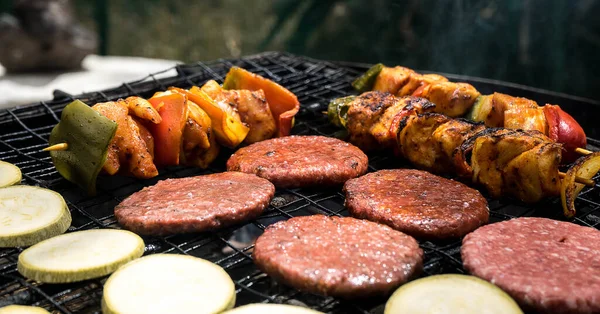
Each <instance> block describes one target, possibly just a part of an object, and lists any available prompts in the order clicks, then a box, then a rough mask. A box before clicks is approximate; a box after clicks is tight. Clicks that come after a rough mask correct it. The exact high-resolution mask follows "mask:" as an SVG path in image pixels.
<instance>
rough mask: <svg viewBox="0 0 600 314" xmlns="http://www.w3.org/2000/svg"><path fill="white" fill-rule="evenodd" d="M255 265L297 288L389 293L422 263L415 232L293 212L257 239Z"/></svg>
mask: <svg viewBox="0 0 600 314" xmlns="http://www.w3.org/2000/svg"><path fill="white" fill-rule="evenodd" d="M253 255H254V262H255V263H256V265H257V266H258V267H259V268H260V269H261V270H263V271H264V272H265V273H267V274H268V275H269V276H271V277H273V278H275V279H276V280H278V281H280V282H283V283H286V284H288V285H290V286H292V287H295V288H297V289H299V290H303V291H308V292H312V293H318V294H323V295H328V296H329V295H330V296H336V297H342V298H352V297H360V298H364V297H368V296H379V295H387V294H388V293H390V292H392V291H393V290H394V289H395V288H396V287H398V286H400V285H401V284H402V283H404V282H406V281H407V280H408V279H409V278H411V277H412V276H413V275H415V274H416V273H418V272H419V271H420V270H421V268H422V259H423V251H422V250H421V249H420V248H419V245H418V243H417V241H416V240H415V239H413V238H412V237H410V236H408V235H406V234H404V233H402V232H399V231H396V230H393V229H392V228H389V227H387V226H384V225H380V224H376V223H373V222H370V221H366V220H359V219H355V218H351V217H344V218H340V217H327V216H323V215H315V216H304V217H295V218H291V219H289V220H287V221H281V222H278V223H276V224H274V225H271V226H269V227H268V228H267V229H266V230H265V233H264V234H263V235H261V236H260V237H259V238H258V239H257V240H256V245H255V247H254V253H253Z"/></svg>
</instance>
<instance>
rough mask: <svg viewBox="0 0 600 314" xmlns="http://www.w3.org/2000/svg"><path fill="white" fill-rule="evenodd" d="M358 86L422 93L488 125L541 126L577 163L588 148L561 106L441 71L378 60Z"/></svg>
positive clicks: (452, 112) (443, 109) (443, 108)
mask: <svg viewBox="0 0 600 314" xmlns="http://www.w3.org/2000/svg"><path fill="white" fill-rule="evenodd" d="M352 85H353V86H354V87H355V88H356V89H357V90H359V91H361V92H364V91H367V90H374V91H383V92H389V93H392V94H394V95H396V96H400V97H401V96H417V97H423V98H426V99H428V100H429V101H431V102H433V103H435V104H436V105H437V107H436V109H435V112H437V113H441V114H445V115H448V116H450V117H461V116H464V117H465V118H467V119H469V120H472V121H476V122H483V123H484V124H485V125H486V126H488V127H505V128H509V129H523V130H538V131H540V132H542V133H544V134H545V135H547V136H548V137H549V138H550V139H552V140H554V141H555V142H558V143H561V144H563V149H564V154H563V161H564V162H572V161H574V160H575V159H577V157H578V156H579V155H580V154H589V153H590V152H589V151H587V150H585V147H586V144H587V141H586V136H585V132H584V131H583V128H581V126H580V125H579V124H578V123H577V121H575V119H574V118H573V117H571V116H570V115H569V114H568V113H566V112H564V111H563V110H562V109H561V108H560V107H559V106H557V105H550V104H547V105H545V106H538V104H537V103H536V102H535V101H533V100H530V99H526V98H521V97H514V96H510V95H506V94H501V93H493V94H491V95H481V93H480V92H479V91H477V89H475V88H474V87H473V86H472V85H470V84H467V83H457V82H450V81H448V79H447V78H446V77H444V76H441V75H437V74H419V73H417V72H415V71H413V70H411V69H409V68H405V67H401V66H396V67H386V66H384V65H383V64H376V65H374V66H373V67H372V68H371V69H369V70H368V71H367V72H366V73H365V74H364V75H362V76H361V77H359V78H358V79H356V80H355V81H354V83H353V84H352Z"/></svg>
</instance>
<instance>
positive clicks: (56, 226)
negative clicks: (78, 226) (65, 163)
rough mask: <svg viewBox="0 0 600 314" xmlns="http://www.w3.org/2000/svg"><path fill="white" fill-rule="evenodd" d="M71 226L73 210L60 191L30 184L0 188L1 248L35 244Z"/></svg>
mask: <svg viewBox="0 0 600 314" xmlns="http://www.w3.org/2000/svg"><path fill="white" fill-rule="evenodd" d="M70 225H71V213H70V212H69V209H68V208H67V204H66V203H65V200H64V199H63V197H62V196H61V195H60V194H58V193H56V192H54V191H51V190H47V189H43V188H39V187H35V186H27V185H14V186H9V187H5V188H0V247H17V246H28V245H32V244H35V243H38V242H40V241H43V240H46V239H48V238H51V237H54V236H57V235H59V234H62V233H64V232H65V231H66V230H67V229H68V228H69V226H70Z"/></svg>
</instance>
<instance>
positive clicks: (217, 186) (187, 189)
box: [115, 172, 275, 235]
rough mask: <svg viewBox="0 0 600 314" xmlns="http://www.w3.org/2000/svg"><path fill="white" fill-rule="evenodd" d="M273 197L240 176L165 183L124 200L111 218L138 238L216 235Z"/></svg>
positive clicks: (255, 180)
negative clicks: (141, 236) (205, 232)
mask: <svg viewBox="0 0 600 314" xmlns="http://www.w3.org/2000/svg"><path fill="white" fill-rule="evenodd" d="M274 193H275V187H274V186H273V185H272V184H271V183H270V182H269V181H267V180H265V179H261V178H259V177H257V176H255V175H252V174H246V173H240V172H223V173H217V174H210V175H203V176H197V177H189V178H179V179H167V180H164V181H159V182H158V183H157V184H156V185H153V186H151V187H146V188H144V189H142V190H141V191H138V192H136V193H133V194H132V195H131V196H129V197H127V198H126V199H125V200H123V202H121V203H120V204H119V205H117V207H115V217H116V218H117V221H118V222H119V224H121V225H122V226H124V227H125V228H126V229H128V230H131V231H133V232H135V233H138V234H144V235H166V234H175V233H188V232H203V231H210V230H217V229H219V228H223V227H226V226H230V225H234V224H238V223H242V222H244V221H247V220H249V219H253V218H255V217H257V216H259V215H260V214H261V213H262V212H263V211H264V209H265V208H266V207H267V206H268V205H269V202H270V201H271V198H273V195H274Z"/></svg>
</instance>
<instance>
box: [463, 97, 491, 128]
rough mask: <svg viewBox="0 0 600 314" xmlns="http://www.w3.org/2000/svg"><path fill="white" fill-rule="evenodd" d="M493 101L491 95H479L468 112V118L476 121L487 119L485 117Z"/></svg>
mask: <svg viewBox="0 0 600 314" xmlns="http://www.w3.org/2000/svg"><path fill="white" fill-rule="evenodd" d="M491 101H492V98H491V97H490V95H481V96H479V97H477V100H476V101H475V104H473V107H472V108H471V111H469V113H467V115H466V118H467V119H469V120H471V121H475V122H483V121H485V117H486V116H487V114H488V113H489V111H490V110H491Z"/></svg>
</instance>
